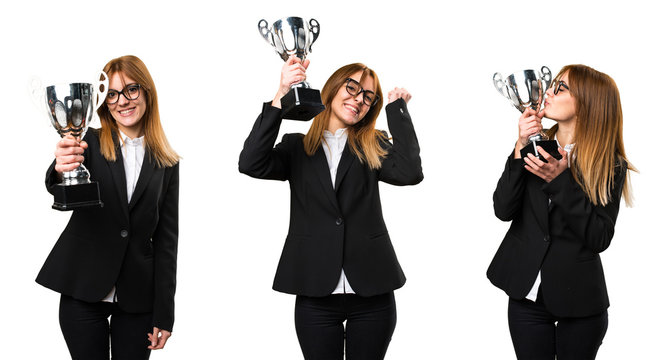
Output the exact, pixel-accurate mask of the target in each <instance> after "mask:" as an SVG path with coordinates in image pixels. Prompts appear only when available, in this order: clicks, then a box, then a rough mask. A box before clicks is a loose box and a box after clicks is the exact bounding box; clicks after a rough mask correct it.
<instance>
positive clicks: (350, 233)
mask: <svg viewBox="0 0 666 360" xmlns="http://www.w3.org/2000/svg"><path fill="white" fill-rule="evenodd" d="M308 65H309V60H304V61H303V60H301V59H299V58H297V57H296V56H293V55H292V56H290V57H289V58H288V59H287V61H286V63H285V64H284V66H283V68H282V74H281V79H280V86H279V88H278V92H277V94H276V95H275V98H274V99H273V101H272V102H267V103H265V104H264V105H263V109H262V112H261V114H260V115H259V117H258V118H257V120H256V122H255V124H254V126H253V128H252V131H251V132H250V135H249V136H248V138H247V140H246V141H245V144H244V147H243V150H242V152H241V154H240V160H239V170H240V171H241V172H242V173H245V174H247V175H249V176H252V177H255V178H260V179H272V180H283V181H284V180H288V181H289V184H290V188H291V215H290V219H291V220H290V226H289V233H288V235H287V239H286V241H285V245H284V249H283V252H282V256H281V258H280V262H279V264H278V269H277V273H276V275H275V281H274V283H273V289H274V290H277V291H280V292H285V293H289V294H295V295H297V297H296V309H295V321H296V333H297V335H298V339H299V343H300V345H301V349H302V351H303V355H304V357H305V359H343V356H344V354H345V353H346V356H347V358H348V359H383V358H384V355H385V353H386V350H387V348H388V345H389V342H390V340H391V336H392V334H393V330H394V328H395V324H396V308H395V299H394V296H393V290H395V289H397V288H400V287H401V286H402V285H403V284H404V283H405V276H404V274H403V272H402V269H401V267H400V264H399V263H398V260H397V258H396V255H395V252H394V250H393V246H392V245H391V240H390V238H389V234H388V231H387V229H386V225H385V224H384V220H383V217H382V208H381V203H380V197H379V186H378V183H379V181H383V182H387V183H390V184H394V185H413V184H418V183H419V182H421V180H422V179H423V173H422V171H421V159H420V156H419V151H420V150H419V144H418V141H417V139H416V134H415V132H414V127H413V125H412V121H411V118H410V116H409V113H408V111H407V102H408V101H409V99H410V98H411V95H410V93H409V92H407V91H406V90H405V89H400V88H395V89H394V90H392V91H390V92H389V94H388V101H389V104H388V105H387V106H386V114H387V118H388V125H389V128H390V130H391V132H392V135H393V142H392V143H391V142H390V141H389V138H388V136H387V134H386V133H385V132H381V131H379V130H376V129H375V122H376V119H377V117H378V116H379V113H380V111H381V107H382V103H383V99H382V90H381V87H380V84H379V79H378V77H377V75H376V74H375V72H374V71H373V70H372V69H370V68H368V67H367V66H365V65H363V64H360V63H354V64H349V65H346V66H343V67H341V68H340V69H338V70H337V71H335V72H334V73H333V75H331V77H330V78H329V79H328V81H327V82H326V84H325V85H324V87H323V89H322V92H321V98H322V103H323V104H324V105H325V110H324V111H323V112H321V113H319V114H318V115H316V116H315V117H314V120H313V122H312V125H311V126H310V129H309V131H308V133H307V134H305V135H303V134H286V135H284V137H283V138H282V141H281V142H279V143H278V144H277V145H275V146H274V144H275V142H276V139H277V136H278V132H279V130H280V124H281V122H282V114H283V113H282V109H281V107H282V102H281V99H283V97H284V96H285V95H286V94H287V93H288V92H289V91H290V88H291V86H292V85H293V84H296V83H300V82H302V81H304V80H305V77H306V69H307V67H308ZM344 321H346V322H347V323H346V329H345V326H344V324H343V322H344ZM345 341H346V346H345Z"/></svg>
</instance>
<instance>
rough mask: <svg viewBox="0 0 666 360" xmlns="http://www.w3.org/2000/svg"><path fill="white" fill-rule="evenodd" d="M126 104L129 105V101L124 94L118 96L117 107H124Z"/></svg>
mask: <svg viewBox="0 0 666 360" xmlns="http://www.w3.org/2000/svg"><path fill="white" fill-rule="evenodd" d="M127 103H129V100H128V99H127V97H126V96H125V94H124V93H120V94H118V105H125V104H127Z"/></svg>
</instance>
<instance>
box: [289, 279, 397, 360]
mask: <svg viewBox="0 0 666 360" xmlns="http://www.w3.org/2000/svg"><path fill="white" fill-rule="evenodd" d="M295 320H296V334H297V335H298V341H299V343H300V345H301V350H302V351H303V356H304V357H305V359H306V360H329V359H330V360H340V359H342V358H343V354H345V338H346V359H348V360H381V359H383V358H384V355H385V354H386V350H387V348H388V345H389V343H390V341H391V336H392V335H393V330H394V329H395V324H396V310H395V298H394V296H393V292H391V293H387V294H383V295H378V296H372V297H361V296H358V295H355V294H336V295H329V296H326V297H321V298H312V297H306V296H297V297H296V310H295ZM345 320H346V321H347V326H346V334H345V327H344V325H343V322H344V321H345Z"/></svg>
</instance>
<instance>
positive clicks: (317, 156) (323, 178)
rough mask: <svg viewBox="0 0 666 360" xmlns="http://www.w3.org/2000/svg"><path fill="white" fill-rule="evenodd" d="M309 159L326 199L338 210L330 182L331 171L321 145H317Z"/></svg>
mask: <svg viewBox="0 0 666 360" xmlns="http://www.w3.org/2000/svg"><path fill="white" fill-rule="evenodd" d="M309 159H310V162H311V164H312V167H314V169H315V173H317V177H318V178H319V181H320V182H321V185H322V187H323V188H324V194H326V197H328V199H329V200H330V201H331V204H333V206H334V207H335V209H336V210H338V211H339V208H338V199H337V198H336V197H335V192H334V190H333V182H331V172H330V170H329V168H328V161H327V160H326V154H325V153H324V149H323V148H322V147H321V146H319V148H318V149H317V151H316V152H315V153H314V155H313V156H310V157H309ZM340 162H342V160H340Z"/></svg>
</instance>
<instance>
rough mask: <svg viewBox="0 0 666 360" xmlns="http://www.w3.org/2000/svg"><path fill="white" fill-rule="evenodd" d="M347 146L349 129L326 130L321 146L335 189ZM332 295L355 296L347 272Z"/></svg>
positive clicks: (343, 271)
mask: <svg viewBox="0 0 666 360" xmlns="http://www.w3.org/2000/svg"><path fill="white" fill-rule="evenodd" d="M346 144H347V129H346V128H343V129H338V130H336V131H335V134H333V133H331V132H330V131H328V130H324V139H323V140H322V142H321V146H322V147H323V148H324V153H325V154H326V161H327V162H328V169H329V171H330V172H331V184H333V187H334V188H335V176H336V175H337V173H338V164H339V163H340V158H341V157H342V151H343V150H344V149H345V145H346ZM332 294H354V290H353V289H352V287H351V285H350V284H349V281H348V280H347V277H346V276H345V270H344V269H342V271H341V273H340V280H339V281H338V285H337V286H336V287H335V290H333V292H332Z"/></svg>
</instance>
